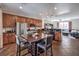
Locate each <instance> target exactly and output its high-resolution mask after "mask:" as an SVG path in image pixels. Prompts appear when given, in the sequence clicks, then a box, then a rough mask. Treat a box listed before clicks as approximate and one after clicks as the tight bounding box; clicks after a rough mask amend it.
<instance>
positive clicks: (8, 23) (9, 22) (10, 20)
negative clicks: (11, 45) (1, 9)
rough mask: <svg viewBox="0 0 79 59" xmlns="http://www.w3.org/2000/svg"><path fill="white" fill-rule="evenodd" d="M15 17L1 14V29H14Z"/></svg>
mask: <svg viewBox="0 0 79 59" xmlns="http://www.w3.org/2000/svg"><path fill="white" fill-rule="evenodd" d="M15 23H16V22H15V16H14V15H10V14H5V13H3V27H15Z"/></svg>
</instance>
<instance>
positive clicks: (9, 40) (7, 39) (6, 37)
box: [3, 33, 16, 45]
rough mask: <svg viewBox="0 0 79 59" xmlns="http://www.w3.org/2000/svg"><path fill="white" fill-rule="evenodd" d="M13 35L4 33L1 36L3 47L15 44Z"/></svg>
mask: <svg viewBox="0 0 79 59" xmlns="http://www.w3.org/2000/svg"><path fill="white" fill-rule="evenodd" d="M15 42H16V39H15V33H4V34H3V45H6V44H10V43H15Z"/></svg>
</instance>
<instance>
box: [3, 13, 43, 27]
mask: <svg viewBox="0 0 79 59" xmlns="http://www.w3.org/2000/svg"><path fill="white" fill-rule="evenodd" d="M16 22H21V23H22V22H26V23H27V24H34V25H36V26H39V27H41V26H42V20H39V19H34V18H28V17H22V16H16V15H11V14H6V13H3V27H15V26H16Z"/></svg>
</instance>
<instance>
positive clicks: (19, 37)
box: [16, 35, 27, 46]
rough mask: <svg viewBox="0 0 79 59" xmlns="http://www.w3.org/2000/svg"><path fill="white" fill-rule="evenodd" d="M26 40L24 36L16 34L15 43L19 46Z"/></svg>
mask: <svg viewBox="0 0 79 59" xmlns="http://www.w3.org/2000/svg"><path fill="white" fill-rule="evenodd" d="M25 42H27V40H25V39H24V38H22V37H21V36H18V35H16V44H17V45H20V46H24V43H25Z"/></svg>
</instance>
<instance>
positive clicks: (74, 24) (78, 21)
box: [71, 19, 79, 30]
mask: <svg viewBox="0 0 79 59" xmlns="http://www.w3.org/2000/svg"><path fill="white" fill-rule="evenodd" d="M71 21H72V29H78V30H79V19H74V20H71Z"/></svg>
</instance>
